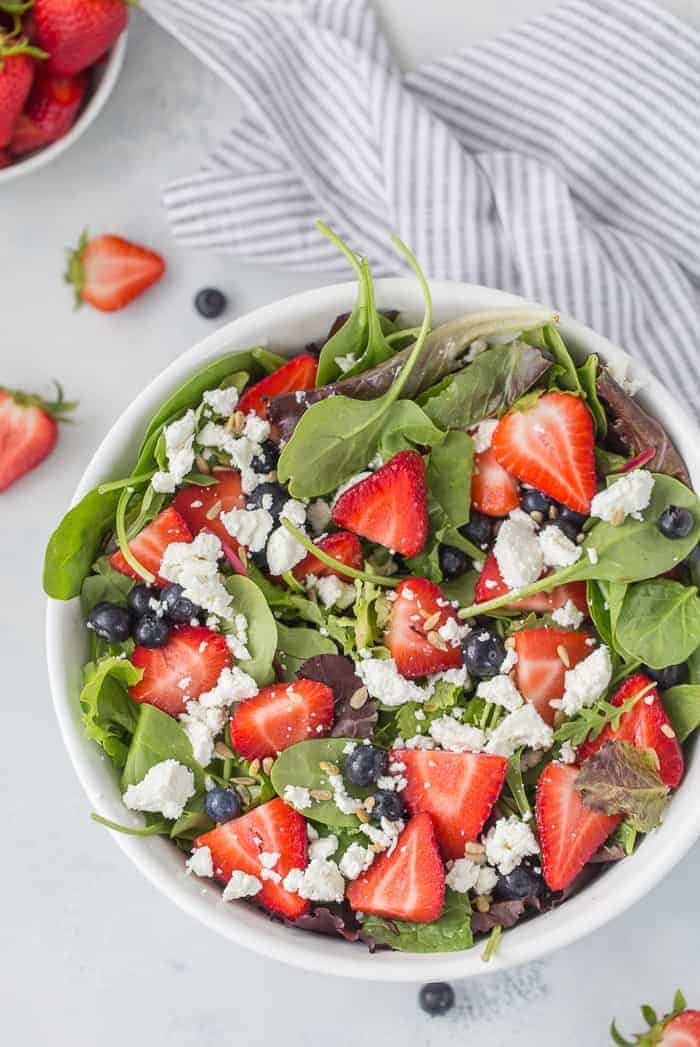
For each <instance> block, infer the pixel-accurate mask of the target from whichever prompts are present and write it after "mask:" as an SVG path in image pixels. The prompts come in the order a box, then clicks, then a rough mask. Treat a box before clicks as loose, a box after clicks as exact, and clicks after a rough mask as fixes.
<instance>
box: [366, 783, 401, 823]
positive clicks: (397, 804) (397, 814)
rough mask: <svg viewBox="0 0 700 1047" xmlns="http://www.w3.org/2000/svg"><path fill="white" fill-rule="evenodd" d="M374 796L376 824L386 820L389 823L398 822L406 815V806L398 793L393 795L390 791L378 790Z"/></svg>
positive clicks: (373, 810)
mask: <svg viewBox="0 0 700 1047" xmlns="http://www.w3.org/2000/svg"><path fill="white" fill-rule="evenodd" d="M373 796H374V807H373V808H372V818H373V819H374V821H375V822H381V820H382V818H386V820H387V821H388V822H398V820H399V818H403V817H404V815H405V814H406V805H405V804H404V802H403V800H402V799H401V797H400V796H399V794H398V793H392V792H390V791H389V790H388V789H377V791H376V793H374V794H373Z"/></svg>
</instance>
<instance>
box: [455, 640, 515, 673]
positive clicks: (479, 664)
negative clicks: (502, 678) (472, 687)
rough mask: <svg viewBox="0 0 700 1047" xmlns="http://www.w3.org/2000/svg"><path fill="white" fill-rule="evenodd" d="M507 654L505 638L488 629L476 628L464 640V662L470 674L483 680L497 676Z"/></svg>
mask: <svg viewBox="0 0 700 1047" xmlns="http://www.w3.org/2000/svg"><path fill="white" fill-rule="evenodd" d="M505 656H506V649H505V647H504V646H503V640H501V638H500V636H497V635H496V633H490V632H489V631H488V629H475V630H474V631H473V632H471V633H470V634H469V636H467V638H466V640H465V641H464V663H465V665H466V667H467V672H468V673H469V675H470V676H477V677H479V678H480V679H482V680H483V679H486V678H488V677H489V676H496V675H497V674H498V672H499V671H500V668H501V665H502V664H503V659H504V658H505Z"/></svg>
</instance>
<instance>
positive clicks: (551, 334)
mask: <svg viewBox="0 0 700 1047" xmlns="http://www.w3.org/2000/svg"><path fill="white" fill-rule="evenodd" d="M541 335H542V339H543V341H544V345H545V348H546V349H548V350H549V352H550V354H551V356H552V357H553V358H554V363H555V369H556V375H557V377H556V387H557V388H558V389H563V390H565V391H566V392H569V393H576V394H577V395H578V396H581V395H582V393H583V390H582V388H581V382H580V380H579V375H578V371H577V370H576V364H575V363H574V361H573V360H572V358H571V353H570V352H569V350H568V349H567V347H566V342H565V341H564V339H563V338H562V336H561V335H560V334H559V331H558V330H557V329H556V327H553V326H552V324H546V326H545V327H543V328H542V332H541ZM536 344H541V343H536Z"/></svg>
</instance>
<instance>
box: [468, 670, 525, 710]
mask: <svg viewBox="0 0 700 1047" xmlns="http://www.w3.org/2000/svg"><path fill="white" fill-rule="evenodd" d="M476 695H477V698H483V699H484V701H487V702H492V703H493V704H494V705H502V706H503V708H504V709H507V710H508V712H509V713H512V712H513V710H514V709H517V708H518V707H519V706H521V705H522V704H523V696H522V695H521V693H520V691H519V690H518V688H517V687H516V686H515V684H514V683H513V681H512V680H511V678H510V676H505V675H502V674H499V675H498V676H492V677H491V679H490V680H482V681H481V683H480V684H479V686H478V687H477V689H476Z"/></svg>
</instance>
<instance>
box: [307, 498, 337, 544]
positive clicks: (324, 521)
mask: <svg viewBox="0 0 700 1047" xmlns="http://www.w3.org/2000/svg"><path fill="white" fill-rule="evenodd" d="M306 519H307V520H308V522H309V526H310V528H311V530H312V531H313V533H314V535H319V534H322V533H323V531H325V529H326V528H327V527H328V524H329V523H330V522H331V507H330V505H329V504H328V502H326V501H324V500H323V498H317V499H316V501H315V502H311V504H310V505H308V506H307V507H306Z"/></svg>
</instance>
